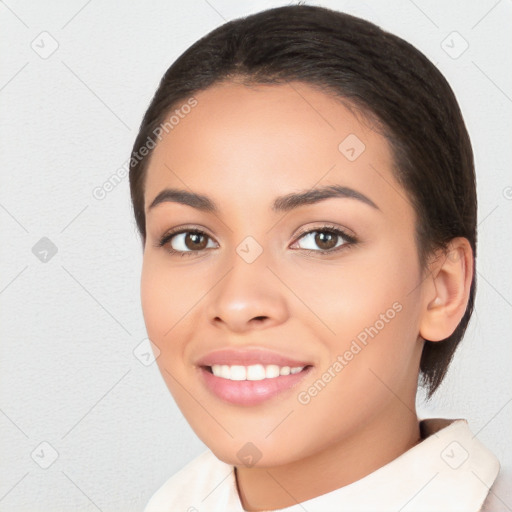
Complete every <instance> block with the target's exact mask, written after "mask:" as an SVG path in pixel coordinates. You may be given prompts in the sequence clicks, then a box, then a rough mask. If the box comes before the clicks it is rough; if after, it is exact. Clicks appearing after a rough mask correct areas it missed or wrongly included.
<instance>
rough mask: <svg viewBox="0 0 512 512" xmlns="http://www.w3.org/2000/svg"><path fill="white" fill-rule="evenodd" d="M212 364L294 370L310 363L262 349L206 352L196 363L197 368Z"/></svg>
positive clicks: (226, 349) (224, 349)
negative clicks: (286, 367) (276, 367)
mask: <svg viewBox="0 0 512 512" xmlns="http://www.w3.org/2000/svg"><path fill="white" fill-rule="evenodd" d="M214 364H227V365H241V366H251V365H254V364H262V365H269V364H276V365H278V366H290V367H291V368H296V367H299V366H308V365H310V364H311V363H310V362H308V361H306V360H303V359H292V358H291V357H289V356H285V355H282V354H279V353H278V352H273V351H271V350H268V349H263V348H244V349H240V348H238V349H237V348H223V349H220V350H213V351H211V352H208V353H207V354H205V355H204V356H202V357H200V358H199V359H198V360H197V361H196V365H197V366H212V365H214Z"/></svg>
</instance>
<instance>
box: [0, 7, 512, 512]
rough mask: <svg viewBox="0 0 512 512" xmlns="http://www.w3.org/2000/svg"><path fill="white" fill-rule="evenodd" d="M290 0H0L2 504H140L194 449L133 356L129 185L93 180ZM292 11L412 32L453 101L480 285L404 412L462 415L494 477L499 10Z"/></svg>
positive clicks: (498, 342) (507, 311) (500, 431)
mask: <svg viewBox="0 0 512 512" xmlns="http://www.w3.org/2000/svg"><path fill="white" fill-rule="evenodd" d="M287 3H288V2H286V1H281V2H279V1H260V2H236V1H235V0H209V1H206V0H192V1H187V2H185V1H182V2H175V1H172V2H169V1H163V0H161V1H153V2H143V1H140V0H139V1H134V2H126V3H121V2H115V1H113V0H108V1H102V2H99V1H94V0H93V1H90V0H89V1H84V0H79V1H63V0H62V1H54V2H21V1H15V0H6V2H0V17H1V18H0V38H1V42H2V46H3V51H2V52H1V53H0V61H1V66H0V102H1V104H0V112H1V116H0V130H1V133H0V145H1V147H0V155H1V173H2V186H1V188H0V223H1V224H0V225H1V229H2V244H1V245H0V255H1V260H0V264H1V267H0V268H1V271H0V315H1V317H0V318H1V324H0V325H1V333H0V335H1V343H0V351H1V356H0V360H1V387H0V432H1V453H2V456H1V463H0V464H1V473H0V510H1V511H28V510H30V511H32V512H35V511H39V510H41V511H43V510H44V511H58V510H63V511H64V510H66V511H70V510H76V511H93V510H102V511H105V512H106V511H124V512H129V511H141V510H142V509H143V508H144V505H145V504H146V502H147V500H148V499H149V497H150V496H151V494H152V493H153V492H154V491H155V490H156V489H157V488H158V487H159V486H160V485H161V484H162V483H163V481H164V480H166V479H167V478H168V477H169V476H170V475H172V474H173V473H174V472H176V471H177V470H178V469H179V468H181V467H182V466H183V465H184V464H185V463H186V462H188V461H189V460H191V459H192V458H193V457H194V456H195V455H197V454H199V453H200V452H201V451H203V450H204V449H205V446H204V445H203V444H202V443H201V442H200V441H199V440H198V439H197V438H196V437H195V435H194V434H193V432H192V431H191V429H190V427H189V426H188V424H187V423H186V421H185V420H184V419H183V418H182V416H181V413H180V412H179V410H178V409H177V407H176V405H175V404H174V402H173V400H172V397H171V396H170V394H169V393H168V391H167V388H166V387H165V385H164V383H163V380H162V378H161V377H160V374H159V372H158V369H157V367H156V364H155V363H153V364H150V363H151V360H150V359H149V360H148V358H147V356H146V355H144V354H146V353H147V352H146V351H147V348H148V345H147V341H145V338H146V334H145V328H144V322H143V317H142V313H141V307H140V299H139V281H140V269H141V261H142V254H141V247H140V243H139V240H138V238H137V233H136V230H135V223H134V221H133V219H132V213H131V206H130V202H129V187H128V179H127V177H124V178H123V179H121V181H120V183H119V184H118V185H117V186H116V187H115V188H113V189H112V190H111V191H109V192H108V193H106V194H103V195H104V196H105V197H103V198H102V199H99V198H97V197H98V195H99V193H98V187H102V185H103V184H104V183H105V182H106V181H107V180H109V178H110V176H111V175H113V174H117V175H118V176H122V170H121V171H119V169H122V167H123V165H125V164H126V160H127V158H128V156H129V153H130V149H131V145H132V143H133V140H134V138H135V136H136V133H137V128H138V125H139V123H140V121H141V118H142V115H143V113H144V111H145V109H146V107H147V105H148V102H149V100H150V99H151V97H152V95H153V93H154V91H155V89H156V87H157V84H158V82H159V80H160V78H161V76H162V74H163V73H164V71H165V70H166V69H167V68H168V66H169V65H170V64H171V63H172V61H173V60H174V59H175V58H176V57H178V55H179V54H181V52H183V51H184V50H185V49H186V48H187V47H188V46H189V45H190V44H192V43H193V42H194V41H195V40H197V39H198V38H199V37H201V36H203V35H204V34H206V33H207V32H208V31H210V30H211V29H213V28H215V27H217V26H218V25H220V24H222V23H223V22H224V20H229V19H232V18H235V17H238V16H242V15H246V14H249V13H253V12H256V11H259V10H262V9H264V8H267V7H272V6H277V5H285V4H287ZM306 3H309V4H316V5H323V6H326V7H331V8H335V9H339V10H344V11H346V12H349V13H353V14H356V15H359V16H361V17H363V18H366V19H369V20H370V21H373V22H375V23H377V24H379V25H381V26H382V27H383V28H385V29H387V30H389V31H391V32H393V33H395V34H397V35H399V36H401V37H403V38H404V39H406V40H408V41H409V42H411V43H412V44H414V45H415V46H416V47H418V48H419V49H420V50H422V51H423V52H424V53H425V54H426V55H427V56H428V57H429V58H430V59H431V60H432V62H434V63H435V64H436V65H437V66H438V67H439V68H440V70H441V71H442V72H443V73H444V75H445V76H446V77H447V79H448V81H449V82H450V84H451V85H452V87H453V89H454V91H455V93H456V95H457V97H458V100H459V102H460V106H461V109H462V111H463V113H464V116H465V120H466V123H467V126H468V130H469V132H470V135H471V138H472V142H473V146H474V152H475V158H476V168H477V179H478V194H479V254H478V264H477V271H478V280H479V286H478V288H479V289H478V294H477V304H476V311H475V315H474V318H473V320H472V322H471V324H470V328H469V330H468V333H467V335H466V338H465V340H464V342H463V344H462V346H461V347H460V349H459V350H458V353H457V356H456V359H455V362H454V363H453V366H452V368H451V370H450V372H449V375H448V377H447V379H446V381H445V383H444V385H443V387H442V389H441V390H440V391H439V392H438V393H437V395H435V396H434V398H433V400H432V402H431V403H429V404H425V403H424V401H423V399H422V395H421V394H420V397H419V399H418V407H419V413H420V415H421V416H422V417H452V418H467V419H468V420H469V424H470V427H471V429H472V430H473V432H474V433H476V434H477V436H478V438H479V439H480V440H481V441H482V442H483V443H484V444H486V445H487V446H488V447H489V448H490V449H491V450H492V451H493V452H494V453H496V454H497V455H498V456H499V458H500V460H501V463H502V468H503V470H504V471H505V472H507V471H508V469H509V468H510V467H511V466H512V447H511V443H510V435H509V432H510V427H511V425H512V421H511V420H512V404H511V401H512V385H511V384H512V372H511V371H510V362H511V353H512V343H511V341H512V340H511V336H510V332H511V328H512V315H511V308H512V291H511V290H512V272H511V271H510V255H511V254H512V237H511V222H510V219H511V218H512V217H511V213H512V176H511V172H510V165H511V161H512V154H511V153H512V149H511V148H512V144H511V142H510V127H511V117H512V99H511V97H512V76H511V66H510V48H512V44H511V43H512V41H511V36H510V33H511V19H512V2H511V0H500V1H496V0H481V1H476V0H475V1H471V2H468V1H466V2H462V1H459V2H458V1H448V2H447V1H441V0H439V1H429V2H427V1H424V0H415V1H414V2H413V1H412V0H394V1H386V2H380V1H367V2H356V1H349V2H346V1H341V0H340V1H323V2H306ZM454 32H456V33H454ZM57 45H58V46H57ZM467 45H468V47H467V48H466V46H467ZM103 190H105V188H104V189H103ZM95 191H96V192H95ZM44 237H46V239H44ZM41 239H43V240H41ZM55 250H56V251H57V252H56V253H55ZM54 253H55V254H54ZM41 443H43V444H41ZM502 498H503V499H505V498H506V497H502ZM506 500H508V503H507V505H508V507H510V508H509V509H512V503H510V497H508V498H506Z"/></svg>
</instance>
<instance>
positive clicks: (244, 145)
mask: <svg viewBox="0 0 512 512" xmlns="http://www.w3.org/2000/svg"><path fill="white" fill-rule="evenodd" d="M194 96H195V98H196V101H197V105H196V106H195V107H194V108H192V109H186V110H187V111H188V113H187V114H185V115H182V116H180V118H179V122H178V123H176V124H174V125H173V127H172V129H169V130H168V133H166V134H164V136H163V138H162V140H161V141H160V142H159V143H158V144H157V146H156V148H155V149H154V150H153V154H152V156H151V161H150V165H149V166H148V174H147V176H146V183H145V205H146V209H147V207H148V205H149V204H150V203H151V202H152V200H153V199H154V198H155V197H156V196H157V195H158V193H159V192H160V191H161V190H162V189H164V188H166V187H173V188H181V189H189V190H193V191H194V192H198V193H202V194H205V195H208V196H210V197H213V198H215V199H218V202H219V204H220V206H221V207H222V204H223V202H224V203H225V202H226V200H227V199H228V198H229V203H230V204H231V205H232V206H236V207H238V208H244V209H247V208H248V207H249V206H254V207H255V208H256V207H258V206H259V205H261V202H262V201H267V202H268V206H269V207H270V206H271V203H272V199H273V197H274V196H278V195H282V194H286V193H289V192H291V191H296V190H305V189H311V188H313V187H315V186H320V185H322V186H323V185H331V184H342V185H343V186H347V187H351V188H353V189H356V190H360V191H362V192H363V193H364V194H365V195H367V196H370V197H371V196H372V195H373V196H374V197H377V198H378V201H377V200H376V201H375V202H378V203H381V204H382V206H383V207H384V208H386V205H388V206H393V207H394V208H395V209H396V207H397V206H400V205H398V203H397V198H399V199H400V196H401V197H402V202H404V201H403V198H404V196H405V195H406V194H405V192H403V191H400V190H399V189H400V186H399V184H398V183H397V182H396V180H395V178H394V175H393V172H392V168H393V159H392V155H391V150H390V147H389V144H388V142H387V141H386V139H385V138H384V137H383V136H382V135H380V134H378V133H376V132H375V131H373V130H372V128H371V126H369V124H368V123H367V122H366V121H365V120H364V119H363V118H362V117H361V116H359V115H357V114H355V113H354V112H353V111H352V110H351V109H348V108H347V107H346V106H344V105H343V103H341V102H340V101H339V100H338V99H337V98H336V97H334V96H332V95H329V94H326V93H324V92H321V91H320V90H319V89H317V88H314V87H312V86H310V85H307V84H303V83H288V84H280V85H255V86H250V87H249V86H246V85H242V84H235V83H231V82H229V83H223V84H218V85H215V86H213V87H210V88H208V89H206V90H204V91H200V92H199V93H197V94H195V95H194ZM186 102H187V99H184V100H183V102H182V103H183V104H185V103H186ZM175 109H178V110H179V109H180V105H177V106H175ZM405 203H407V201H405ZM408 206H409V205H407V204H404V205H402V207H403V208H405V209H407V207H408ZM401 214H404V212H401Z"/></svg>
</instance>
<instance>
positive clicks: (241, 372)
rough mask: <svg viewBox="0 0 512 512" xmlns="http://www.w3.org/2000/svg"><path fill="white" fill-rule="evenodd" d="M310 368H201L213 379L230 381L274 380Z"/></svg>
mask: <svg viewBox="0 0 512 512" xmlns="http://www.w3.org/2000/svg"><path fill="white" fill-rule="evenodd" d="M310 367H311V365H306V366H294V367H291V366H279V365H277V364H267V365H263V364H253V365H248V366H244V365H235V364H233V365H228V364H214V365H212V366H203V368H204V369H205V370H206V371H208V372H210V373H211V374H213V375H214V376H215V377H219V378H221V379H226V380H231V381H244V380H249V381H259V380H266V379H276V378H278V377H282V376H287V375H295V374H296V373H300V372H302V371H303V370H305V369H307V368H310Z"/></svg>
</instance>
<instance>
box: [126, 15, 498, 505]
mask: <svg viewBox="0 0 512 512" xmlns="http://www.w3.org/2000/svg"><path fill="white" fill-rule="evenodd" d="M130 186H131V194H132V201H133V207H134V212H135V218H136V221H137V226H138V229H139V231H140V234H141V238H142V242H143V248H144V258H143V269H142V281H141V296H142V307H143V313H144V319H145V323H146V328H147V331H148V335H149V338H150V339H151V340H152V342H153V344H154V346H155V347H157V348H158V353H159V357H158V359H157V361H158V364H159V368H160V370H161V372H162V376H163V377H164V380H165V382H166V383H167V385H168V387H169V389H170V391H171V393H172V395H173V397H174V399H175V400H176V402H177V404H178V406H179V407H180V409H181V411H182V412H183V414H184V416H185V417H186V419H187V421H188V422H189V423H190V425H191V427H192V428H193V429H194V431H195V432H196V433H197V435H198V436H199V438H200V439H201V440H202V441H203V442H204V443H205V444H206V445H207V446H208V448H209V450H208V451H206V452H205V453H204V454H202V455H201V456H199V457H198V458H197V459H195V460H194V461H192V462H191V463H190V464H189V465H188V466H187V467H186V468H184V469H183V470H182V471H180V472H179V473H178V474H177V475H174V476H173V477H172V478H170V479H169V480H168V481H167V482H166V483H165V484H164V486H162V488H161V489H159V490H158V491H157V492H156V493H155V495H154V496H153V498H152V499H151V501H150V502H149V504H148V505H147V507H146V512H160V511H171V510H172V511H174V510H226V511H242V510H287V511H296V510H304V509H305V510H308V511H310V512H311V511H314V510H318V511H320V510H321V511H327V510H351V511H353V510H372V511H375V510H415V511H418V510H425V511H426V510H428V511H433V510H445V511H446V510H464V511H471V510H475V511H476V510H480V509H481V507H482V505H483V503H484V500H485V499H486V496H487V495H488V492H489V488H490V486H491V485H492V484H493V482H494V480H495V478H496V476H497V473H498V471H499V463H498V460H497V458H496V457H495V456H494V455H493V454H492V453H491V452H490V451H489V450H488V449H487V448H486V447H485V446H483V445H482V444H481V443H480V441H478V439H477V438H475V437H474V436H473V434H472V432H471V431H470V429H469V427H468V425H467V422H466V421H465V420H442V419H423V420H420V419H418V417H417V415H416V411H415V396H416V391H417V385H418V377H421V382H422V383H423V384H424V385H425V386H426V387H427V389H428V393H429V396H431V395H432V394H433V393H434V391H435V390H436V389H437V388H438V386H439V385H440V383H441V382H442V380H443V377H444V375H445V374H446V371H447V368H448V365H449V364H450V361H451V359H452V356H453V354H454V352H455V350H456V348H457V345H458V343H459V342H460V341H461V339H462V337H463V334H464V332H465V329H466V326H467V324H468V321H469V319H470V317H471V314H472V310H473V304H474V295H475V271H474V267H475V256H476V190H475V175H474V166H473V155H472V149H471V144H470V141H469V137H468V134H467V131H466V128H465V125H464V121H463V119H462V116H461V113H460V111H459V108H458V105H457V102H456V99H455V97H454V95H453V92H452V90H451V89H450V87H449V85H448V84H447V82H446V80H445V79H444V77H443V76H442V75H441V74H440V72H439V71H438V70H437V69H436V68H435V67H434V66H433V65H432V64H431V63H430V62H429V61H428V60H427V59H426V58H425V56H424V55H423V54H421V53H420V52H419V51H418V50H416V49H415V48H413V47H412V46H411V45H410V44H408V43H406V42H405V41H403V40H402V39H400V38H398V37H396V36H394V35H392V34H389V33H387V32H385V31H383V30H381V29H380V28H378V27H377V26H375V25H373V24H371V23H369V22H367V21H364V20H361V19H358V18H355V17H352V16H349V15H346V14H343V13H339V12H335V11H332V10H329V9H325V8H320V7H311V6H304V5H300V6H288V7H280V8H276V9H271V10H267V11H263V12H261V13H258V14H255V15H252V16H249V17H247V18H243V19H239V20H235V21H231V22H229V23H226V24H225V25H223V26H221V27H219V28H217V29H216V30H214V31H212V32H211V33H210V34H208V35H207V36H205V37H203V38H202V39H201V40H199V41H198V42H196V43H195V44H194V45H192V46H191V47H190V48H189V49H188V50H187V51H185V52H184V53H183V55H182V56H181V57H180V58H179V59H178V60H177V61H176V62H175V63H174V64H173V65H172V66H171V67H170V68H169V70H168V71H167V72H166V73H165V75H164V77H163V78H162V81H161V83H160V85H159V88H158V90H157V92H156V94H155V96H154V98H153V100H152V102H151V104H150V106H149V108H148V111H147V112H146V115H145V117H144V119H143V122H142V125H141V128H140V131H139V135H138V137H137V139H136V141H135V144H134V147H133V152H132V159H131V169H130Z"/></svg>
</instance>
